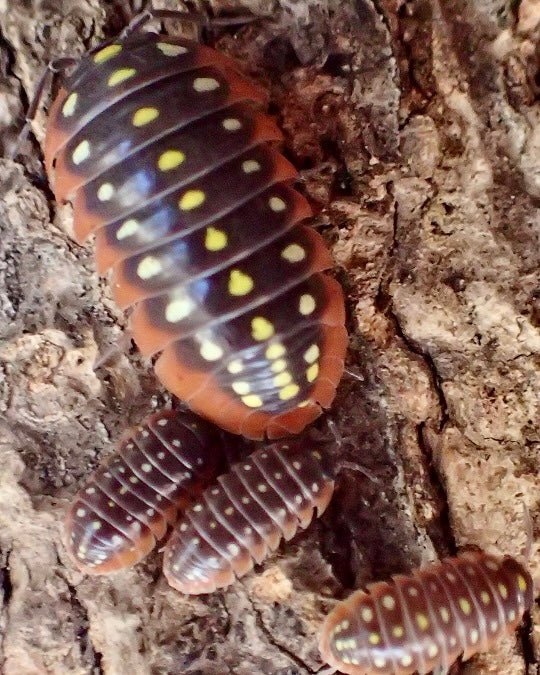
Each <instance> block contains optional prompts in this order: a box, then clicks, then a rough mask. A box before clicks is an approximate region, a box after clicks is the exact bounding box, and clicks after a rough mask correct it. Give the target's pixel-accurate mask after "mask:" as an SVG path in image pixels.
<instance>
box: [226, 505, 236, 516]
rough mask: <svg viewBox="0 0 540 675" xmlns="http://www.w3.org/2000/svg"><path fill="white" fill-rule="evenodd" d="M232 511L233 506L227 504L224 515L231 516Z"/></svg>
mask: <svg viewBox="0 0 540 675" xmlns="http://www.w3.org/2000/svg"><path fill="white" fill-rule="evenodd" d="M233 513H234V509H233V507H232V506H227V508H226V509H225V515H226V516H232V514H233Z"/></svg>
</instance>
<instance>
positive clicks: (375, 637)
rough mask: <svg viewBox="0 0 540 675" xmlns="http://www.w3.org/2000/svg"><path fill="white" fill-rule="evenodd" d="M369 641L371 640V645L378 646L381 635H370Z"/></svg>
mask: <svg viewBox="0 0 540 675" xmlns="http://www.w3.org/2000/svg"><path fill="white" fill-rule="evenodd" d="M368 639H369V642H370V644H372V645H378V644H379V642H380V641H381V636H380V635H379V633H370V636H369V638H368Z"/></svg>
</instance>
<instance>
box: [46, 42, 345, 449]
mask: <svg viewBox="0 0 540 675" xmlns="http://www.w3.org/2000/svg"><path fill="white" fill-rule="evenodd" d="M265 99H266V96H265V94H264V93H263V92H262V91H261V90H260V89H259V88H258V87H256V86H255V85H253V84H252V83H250V82H249V81H247V80H246V79H244V78H243V77H242V76H241V75H240V74H239V73H238V70H237V64H235V62H234V61H232V60H231V59H229V58H227V57H225V56H223V55H221V54H219V53H218V52H216V51H214V50H212V49H209V48H206V47H203V46H201V45H198V44H197V43H195V42H191V41H188V40H183V39H172V38H163V37H160V36H158V35H155V34H153V33H136V34H134V35H132V36H130V37H128V38H126V39H125V40H124V41H121V42H116V43H113V44H109V45H108V46H106V47H104V48H102V49H101V50H100V51H97V52H95V53H93V54H89V55H87V56H86V57H84V58H83V59H82V60H81V62H80V64H79V65H78V67H77V68H76V70H75V71H74V72H73V73H72V74H71V75H70V76H69V77H68V78H67V79H66V82H65V86H64V88H63V89H62V90H61V91H60V92H59V94H58V96H57V98H56V100H55V102H54V104H53V106H52V109H51V113H50V121H49V128H48V133H47V138H46V143H45V159H46V167H47V171H48V173H49V176H50V177H51V181H52V183H53V187H54V191H55V194H56V197H57V199H58V200H59V201H67V200H70V201H72V203H73V206H74V228H75V234H76V237H77V239H78V240H79V241H83V240H84V239H85V238H86V237H87V236H88V235H89V234H90V233H95V234H96V246H97V260H98V266H99V269H100V271H101V272H105V271H106V270H109V269H111V268H112V283H113V293H114V296H115V299H116V300H117V302H118V303H119V305H120V306H121V307H129V306H134V309H133V313H132V317H131V325H132V330H133V335H134V339H135V341H136V343H137V345H138V346H139V348H140V349H141V351H142V352H143V354H145V355H148V356H150V355H153V354H156V353H158V352H161V356H160V357H159V359H158V361H157V364H156V373H157V375H158V377H159V378H160V380H161V381H162V382H163V384H164V385H165V386H166V387H167V389H169V390H170V391H171V392H173V393H174V394H175V395H176V396H178V397H179V398H181V399H183V400H184V401H186V403H187V404H188V405H189V406H190V407H191V408H192V409H193V410H194V411H196V412H198V413H200V414H201V415H203V416H204V417H206V418H208V419H211V420H213V421H214V422H216V423H217V424H218V425H220V426H221V427H222V428H224V429H227V430H229V431H232V432H234V433H239V434H243V435H244V436H247V437H251V438H261V437H263V436H264V435H265V434H267V435H268V436H269V437H271V438H272V437H278V436H283V435H286V434H289V433H298V432H299V431H301V430H302V429H303V428H304V427H305V426H306V424H308V423H309V422H311V421H312V420H313V419H315V418H316V417H317V416H318V415H319V414H320V412H321V406H323V407H327V406H329V405H330V404H331V402H332V400H333V399H334V396H335V390H336V386H337V384H338V382H339V380H340V377H341V375H342V372H343V359H344V354H345V350H346V345H347V335H346V331H345V328H344V320H345V316H344V302H343V295H342V291H341V288H340V286H339V284H337V282H335V281H334V280H333V279H331V278H330V277H328V276H326V275H325V274H322V273H321V272H322V271H323V270H325V269H327V268H329V267H330V266H331V265H332V260H331V257H330V254H329V252H328V251H327V249H326V246H325V245H324V242H323V239H322V238H321V237H320V235H319V234H317V233H316V232H315V231H314V230H313V229H311V228H309V227H306V226H304V225H302V224H301V223H302V221H303V220H304V219H305V218H307V217H308V216H310V215H311V209H310V207H309V205H308V203H307V202H306V200H305V199H304V198H303V197H302V196H301V195H300V194H299V193H298V192H297V191H296V190H294V189H293V188H292V187H291V186H290V183H291V182H292V181H293V180H294V178H295V177H296V175H297V173H296V171H295V169H294V168H293V167H292V165H291V164H290V163H289V162H288V161H287V160H286V159H285V158H284V157H283V156H282V155H281V154H280V153H279V152H278V150H277V149H276V148H275V146H276V144H277V143H279V141H280V140H281V139H282V134H281V132H280V131H279V129H278V128H277V127H276V125H275V124H274V122H273V121H272V119H271V118H270V117H268V116H267V115H265V114H263V113H262V112H260V110H258V108H260V107H261V105H262V104H264V102H265Z"/></svg>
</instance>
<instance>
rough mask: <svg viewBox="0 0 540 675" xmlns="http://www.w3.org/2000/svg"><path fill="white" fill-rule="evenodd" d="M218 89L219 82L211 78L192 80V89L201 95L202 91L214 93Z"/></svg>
mask: <svg viewBox="0 0 540 675" xmlns="http://www.w3.org/2000/svg"><path fill="white" fill-rule="evenodd" d="M218 88H219V82H218V81H217V80H216V79H215V78H213V77H196V78H195V79H194V80H193V89H195V91H198V92H199V93H202V92H204V91H214V90H215V89H218Z"/></svg>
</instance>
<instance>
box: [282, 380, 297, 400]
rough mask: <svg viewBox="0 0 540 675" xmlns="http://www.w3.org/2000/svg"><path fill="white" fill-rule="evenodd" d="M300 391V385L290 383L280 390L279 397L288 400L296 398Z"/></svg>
mask: <svg viewBox="0 0 540 675" xmlns="http://www.w3.org/2000/svg"><path fill="white" fill-rule="evenodd" d="M299 391H300V387H299V386H298V385H297V384H288V385H287V386H286V387H283V389H282V390H281V391H280V392H279V398H280V399H281V400H282V401H288V400H290V399H291V398H294V397H295V396H296V395H297V394H298V392H299Z"/></svg>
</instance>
